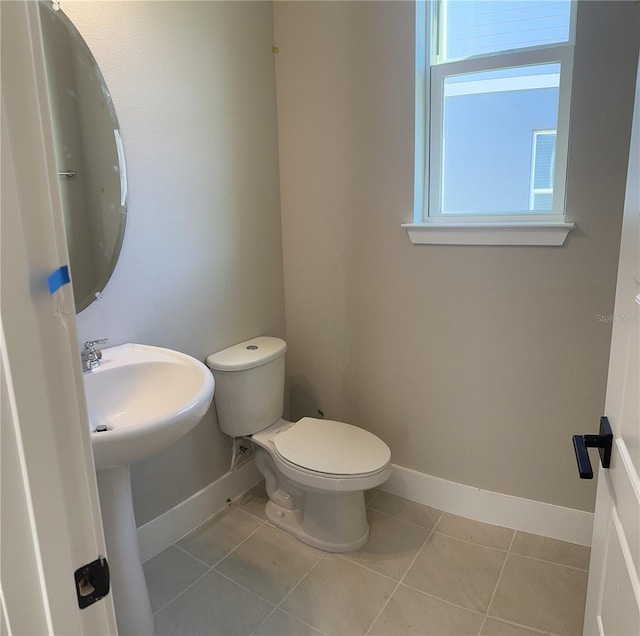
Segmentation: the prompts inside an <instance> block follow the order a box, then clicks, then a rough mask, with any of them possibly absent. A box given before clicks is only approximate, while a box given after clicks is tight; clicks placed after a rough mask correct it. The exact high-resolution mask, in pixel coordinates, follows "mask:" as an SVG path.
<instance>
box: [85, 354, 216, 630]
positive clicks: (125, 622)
mask: <svg viewBox="0 0 640 636" xmlns="http://www.w3.org/2000/svg"><path fill="white" fill-rule="evenodd" d="M83 379H84V388H85V393H86V396H87V407H88V411H89V427H90V429H91V445H92V447H93V455H94V459H95V465H96V473H97V481H98V492H99V494H100V508H101V510H102V526H103V529H104V538H105V543H106V547H107V556H108V559H109V570H110V572H111V588H112V590H113V604H114V607H115V610H116V622H117V626H118V633H119V634H123V635H126V634H131V635H135V636H153V634H154V622H153V613H152V611H151V603H150V601H149V593H148V590H147V585H146V581H145V577H144V570H143V568H142V561H141V560H140V548H139V545H138V537H137V530H136V520H135V513H134V510H133V499H132V495H131V467H130V466H131V463H132V462H135V461H137V460H139V459H142V458H143V457H146V456H147V455H151V454H153V453H157V452H158V451H161V450H163V449H164V448H166V447H168V446H170V445H171V444H173V443H174V442H177V441H178V440H179V439H180V438H181V437H182V436H184V435H186V434H187V433H188V432H189V431H190V430H191V429H192V428H193V427H194V426H195V425H196V424H197V423H198V422H199V421H200V420H201V419H202V416H203V415H204V414H205V413H206V412H207V409H208V408H209V405H210V404H211V400H212V398H213V387H214V381H213V375H212V374H211V372H210V371H209V369H208V368H207V367H205V365H204V364H202V363H201V362H199V361H198V360H196V359H195V358H192V357H191V356H188V355H185V354H183V353H178V352H177V351H171V350H170V349H162V348H160V347H150V346H147V345H139V344H125V345H120V346H118V347H110V348H108V349H103V350H102V360H101V362H100V366H99V367H98V368H96V369H93V370H92V371H89V372H87V373H85V374H83ZM96 429H97V430H96ZM176 468H177V469H179V467H176Z"/></svg>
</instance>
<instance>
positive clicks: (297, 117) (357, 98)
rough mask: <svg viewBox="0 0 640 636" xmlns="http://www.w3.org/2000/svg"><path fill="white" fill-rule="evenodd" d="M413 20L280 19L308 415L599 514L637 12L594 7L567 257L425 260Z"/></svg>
mask: <svg viewBox="0 0 640 636" xmlns="http://www.w3.org/2000/svg"><path fill="white" fill-rule="evenodd" d="M413 11H414V6H413V3H409V2H353V3H349V2H339V3H335V2H277V3H275V9H274V15H275V35H276V37H275V40H276V44H277V46H278V47H279V49H280V53H279V55H278V56H277V61H276V79H277V96H278V127H279V149H280V173H281V192H282V195H281V200H282V224H283V248H284V264H285V299H286V322H287V339H288V343H289V353H288V373H289V391H290V395H289V398H290V403H291V411H292V413H291V414H292V416H293V417H299V416H302V415H315V414H316V413H317V411H318V409H320V410H322V411H323V412H324V413H325V415H326V417H329V418H334V419H345V420H347V421H350V422H352V423H354V424H357V425H360V426H363V427H364V428H367V429H369V430H371V431H373V432H375V433H376V434H378V435H380V436H381V437H382V438H383V439H385V440H386V441H387V442H388V443H389V445H390V446H391V449H392V455H393V461H394V463H396V464H400V465H401V466H405V467H408V468H412V469H415V470H418V471H421V472H423V473H428V474H430V475H435V476H437V477H441V478H444V479H447V480H451V481H454V482H459V483H463V484H468V485H471V486H474V487H477V488H483V489H487V490H492V491H496V492H500V493H506V494H510V495H515V496H519V497H524V498H527V499H533V500H537V501H543V502H547V503H552V504H557V505H560V506H567V507H570V508H576V509H581V510H592V509H593V497H594V488H593V484H592V483H590V482H581V481H580V480H579V479H578V475H577V470H576V466H575V459H574V455H573V448H572V444H571V435H572V434H573V433H582V432H588V431H595V430H597V428H598V421H599V417H600V415H602V414H603V413H602V409H603V407H604V395H605V383H606V375H607V363H608V355H609V342H610V334H611V325H610V324H607V323H605V322H599V321H598V315H607V314H609V313H610V312H611V311H612V310H613V298H614V289H615V277H616V266H617V254H618V243H619V235H620V223H621V212H622V204H623V196H624V183H625V177H626V162H627V154H628V144H629V135H630V123H631V112H632V104H633V88H634V78H635V73H634V67H635V63H636V60H637V49H638V33H637V27H636V24H637V11H638V8H637V6H636V4H635V3H625V2H622V3H618V2H584V3H581V5H580V14H579V18H578V19H579V28H580V39H579V41H578V43H577V47H576V61H575V71H574V77H575V79H576V84H575V87H574V93H573V99H574V108H573V113H572V117H573V119H572V128H571V142H570V143H571V147H570V155H571V165H570V169H569V174H568V181H567V215H568V218H569V219H570V220H571V221H575V222H576V223H577V226H578V229H577V230H576V231H574V232H573V233H572V234H571V235H570V237H569V239H568V242H567V244H566V245H565V246H564V247H562V248H547V247H503V248H496V247H458V246H412V245H411V244H410V243H409V240H408V238H407V236H406V234H405V233H404V231H403V230H401V228H400V224H401V223H406V222H410V221H411V220H412V203H413V200H412V197H413V184H412V177H413V128H414V123H413V118H414V106H413V100H414V88H413V81H414V68H413V46H414V14H413Z"/></svg>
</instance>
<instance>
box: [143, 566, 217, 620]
mask: <svg viewBox="0 0 640 636" xmlns="http://www.w3.org/2000/svg"><path fill="white" fill-rule="evenodd" d="M209 572H211V568H209V569H208V570H207V571H206V572H203V573H202V574H201V575H200V576H199V577H198V578H197V579H196V580H195V581H193V582H192V583H190V584H189V585H187V587H185V588H184V590H182V592H180V593H179V594H177V595H176V596H174V597H173V598H172V599H171V600H170V601H169V602H168V603H165V604H164V605H163V606H162V607H160V608H158V609H157V610H156V611H155V612H153V615H154V616H155V615H156V614H159V613H160V612H162V611H163V610H164V609H166V608H167V607H169V605H171V603H173V602H174V601H177V600H178V599H179V598H180V597H181V596H182V595H183V594H186V592H188V591H189V590H190V589H191V588H192V587H193V586H194V585H195V584H196V583H197V582H198V581H200V580H202V579H203V578H204V577H205V576H207V574H209ZM154 622H155V621H154Z"/></svg>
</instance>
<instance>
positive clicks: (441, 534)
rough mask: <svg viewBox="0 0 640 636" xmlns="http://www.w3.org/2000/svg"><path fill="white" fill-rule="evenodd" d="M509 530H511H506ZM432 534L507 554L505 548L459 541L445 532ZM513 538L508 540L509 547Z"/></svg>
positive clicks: (466, 540)
mask: <svg viewBox="0 0 640 636" xmlns="http://www.w3.org/2000/svg"><path fill="white" fill-rule="evenodd" d="M496 527H501V528H502V527H504V526H496ZM507 529H508V530H511V528H507ZM433 533H434V534H437V535H440V536H441V537H447V539H455V540H456V541H460V543H466V544H467V545H475V546H478V547H479V548H488V549H489V550H497V551H498V552H504V553H505V554H508V553H509V547H506V548H496V547H495V546H493V545H487V544H486V543H478V542H477V541H469V540H468V539H461V538H460V537H456V536H454V535H452V534H447V533H446V532H438V530H434V531H433ZM512 539H513V537H512V538H511V539H509V546H510V545H511V541H512Z"/></svg>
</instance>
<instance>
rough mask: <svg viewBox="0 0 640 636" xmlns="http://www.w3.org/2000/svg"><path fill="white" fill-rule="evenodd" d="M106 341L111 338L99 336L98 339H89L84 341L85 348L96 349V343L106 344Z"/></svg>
mask: <svg viewBox="0 0 640 636" xmlns="http://www.w3.org/2000/svg"><path fill="white" fill-rule="evenodd" d="M105 342H109V338H98V340H87V341H86V342H85V343H84V348H85V350H91V349H95V348H96V345H99V344H104V343H105Z"/></svg>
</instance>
